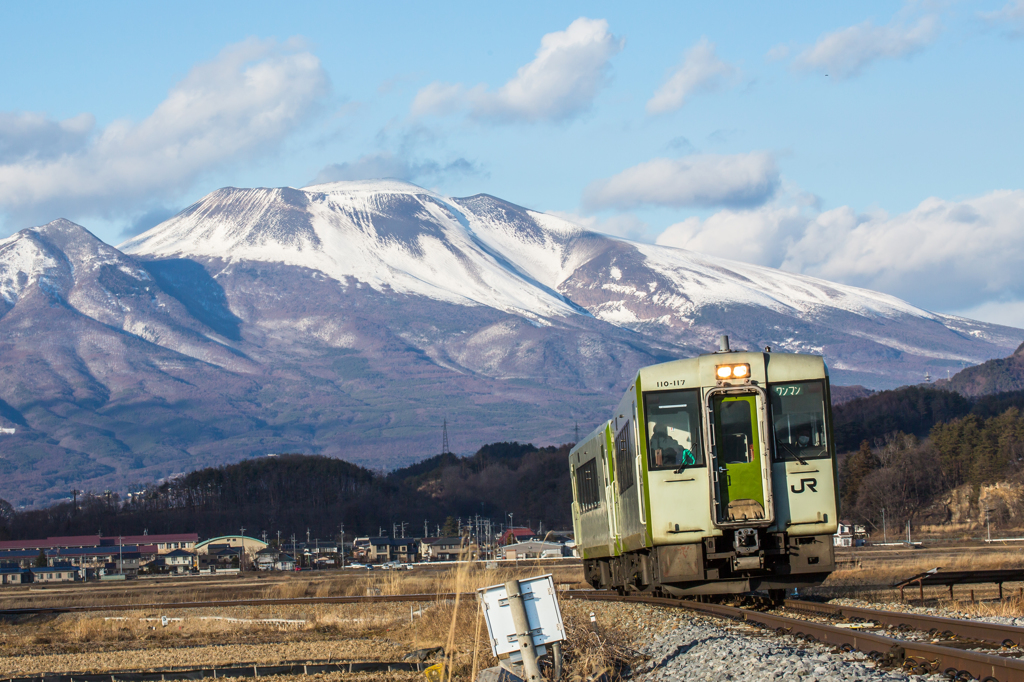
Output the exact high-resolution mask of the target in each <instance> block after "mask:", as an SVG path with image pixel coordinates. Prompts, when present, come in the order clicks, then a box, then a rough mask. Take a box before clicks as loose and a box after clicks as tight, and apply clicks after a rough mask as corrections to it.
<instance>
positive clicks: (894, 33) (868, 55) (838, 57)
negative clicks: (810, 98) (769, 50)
mask: <svg viewBox="0 0 1024 682" xmlns="http://www.w3.org/2000/svg"><path fill="white" fill-rule="evenodd" d="M938 33H939V21H938V19H937V18H936V17H934V16H926V17H922V18H921V19H919V20H918V21H917V23H915V24H913V25H911V26H905V25H902V24H890V25H888V26H876V25H874V24H873V23H872V22H870V21H865V22H864V23H862V24H857V25H856V26H849V27H847V28H843V29H839V30H838V31H833V32H832V33H828V34H826V35H824V36H822V37H821V38H819V39H818V42H817V43H815V44H814V45H813V46H812V47H810V48H808V49H807V50H804V51H803V52H801V53H800V54H799V55H797V56H796V59H794V60H793V66H795V67H796V68H797V69H800V70H804V71H822V70H824V71H825V72H826V73H828V75H829V76H830V77H832V78H837V79H845V78H852V77H854V76H856V75H858V74H860V73H861V72H862V71H863V70H864V69H865V68H866V67H867V66H868V65H869V64H871V63H872V62H874V61H877V60H879V59H898V58H900V57H907V56H909V55H912V54H914V53H916V52H919V51H920V50H922V49H924V48H925V47H927V46H928V45H930V44H931V43H932V42H933V41H934V40H935V38H936V37H937V36H938Z"/></svg>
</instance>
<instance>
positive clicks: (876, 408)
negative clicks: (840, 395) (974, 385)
mask: <svg viewBox="0 0 1024 682" xmlns="http://www.w3.org/2000/svg"><path fill="white" fill-rule="evenodd" d="M1011 407H1016V408H1017V409H1022V410H1024V391H1010V392H1007V393H996V394H994V395H988V396H982V397H979V398H973V399H972V398H965V397H964V396H962V395H960V394H959V393H954V392H953V391H948V390H942V389H939V388H932V387H930V386H907V387H904V388H898V389H895V390H892V391H882V392H880V393H875V394H872V395H870V396H868V397H865V398H857V399H855V400H851V401H849V402H847V403H843V404H841V405H836V406H835V408H833V424H834V427H835V438H836V450H838V451H839V452H852V451H854V450H857V449H858V448H859V447H860V444H861V442H863V441H865V440H867V441H874V440H875V439H880V438H884V437H885V436H886V435H888V434H895V433H905V434H909V435H914V436H917V437H918V438H924V437H926V436H927V435H928V434H929V433H930V432H931V429H932V427H933V426H935V425H936V424H939V423H942V422H949V421H952V420H954V419H958V418H960V417H966V416H967V415H974V416H976V417H979V418H981V419H987V418H989V417H993V416H996V415H999V414H1002V413H1003V412H1005V411H1006V410H1007V409H1009V408H1011Z"/></svg>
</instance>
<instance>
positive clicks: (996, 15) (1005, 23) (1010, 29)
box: [978, 0, 1024, 38]
mask: <svg viewBox="0 0 1024 682" xmlns="http://www.w3.org/2000/svg"><path fill="white" fill-rule="evenodd" d="M978 16H979V17H981V19H982V20H983V21H984V22H985V23H987V24H988V25H989V26H992V27H993V28H999V29H1003V30H1004V31H1005V32H1006V35H1008V36H1009V37H1011V38H1024V0H1012V1H1011V2H1008V3H1006V4H1005V5H1003V6H1002V7H1001V8H999V9H998V10H996V11H995V12H979V13H978Z"/></svg>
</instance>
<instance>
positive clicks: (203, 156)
mask: <svg viewBox="0 0 1024 682" xmlns="http://www.w3.org/2000/svg"><path fill="white" fill-rule="evenodd" d="M327 89H328V81H327V77H326V75H325V73H324V71H323V69H322V68H321V66H320V62H319V60H318V59H317V58H316V57H315V56H313V55H312V54H311V53H309V52H308V51H305V50H302V49H301V48H300V47H297V46H295V45H292V44H286V45H281V44H278V43H276V42H274V41H260V40H255V39H250V40H246V41H244V42H241V43H237V44H235V45H231V46H228V47H227V48H225V49H224V50H223V51H222V52H221V53H220V54H219V55H218V56H217V57H216V58H215V59H213V60H212V61H209V62H206V63H203V64H199V65H197V66H195V67H193V69H192V70H191V71H190V72H189V73H188V74H187V75H186V76H185V78H184V79H183V80H182V81H181V82H180V83H178V84H177V85H175V86H174V87H173V88H172V89H171V91H170V93H169V94H168V96H167V98H166V99H165V100H164V101H163V102H161V103H160V105H159V106H157V108H156V110H155V111H154V112H153V113H152V114H151V115H150V116H149V117H148V118H146V119H145V120H143V121H141V122H139V123H132V122H130V121H127V120H120V121H115V122H113V123H111V124H110V125H109V126H107V127H106V128H105V129H103V130H101V131H98V132H96V133H95V134H93V135H92V136H88V134H87V133H88V132H91V129H92V118H91V117H90V116H88V115H83V116H82V117H77V118H75V119H70V120H69V121H61V122H48V121H45V120H36V119H33V120H27V119H26V118H25V115H20V118H19V117H18V116H19V115H10V114H8V115H4V116H3V117H0V140H2V139H7V137H8V136H10V134H11V131H17V129H18V126H19V125H21V126H22V127H24V126H25V125H29V126H30V127H32V129H33V130H35V131H36V132H37V134H36V136H35V138H34V142H33V143H32V145H31V147H30V148H25V149H18V150H15V151H16V152H17V153H16V154H15V156H14V157H12V155H11V154H12V152H10V151H9V152H8V154H7V155H6V157H4V158H0V211H4V212H6V213H7V214H8V215H13V216H29V215H32V216H37V217H38V219H41V220H49V219H52V218H55V217H57V216H59V215H82V214H86V215H104V216H108V215H113V214H122V215H123V214H130V213H132V212H134V211H136V210H137V209H138V208H139V207H140V206H146V205H152V204H153V202H154V201H156V200H159V199H161V198H164V197H167V196H170V195H174V194H176V193H177V192H179V191H181V190H183V189H185V188H187V187H188V186H189V185H190V184H191V183H192V182H193V181H194V180H195V179H196V178H197V177H198V176H199V175H200V174H201V173H203V172H206V171H209V170H212V169H215V168H217V167H220V166H223V165H224V164H227V163H231V162H235V161H239V160H241V159H245V158H250V157H252V156H257V155H261V154H266V153H268V152H270V151H273V150H274V149H275V148H276V145H277V144H278V143H279V142H280V141H281V140H282V139H283V138H284V137H285V136H286V135H288V133H290V132H291V131H292V130H294V129H295V128H296V126H297V125H298V124H300V123H301V122H302V121H303V120H304V119H305V118H306V117H307V115H309V114H310V112H311V111H312V110H314V108H315V107H316V105H317V104H318V103H319V101H320V99H321V97H322V96H323V95H324V94H325V93H326V91H327ZM26 121H27V123H26ZM8 149H9V150H10V149H11V147H10V145H8Z"/></svg>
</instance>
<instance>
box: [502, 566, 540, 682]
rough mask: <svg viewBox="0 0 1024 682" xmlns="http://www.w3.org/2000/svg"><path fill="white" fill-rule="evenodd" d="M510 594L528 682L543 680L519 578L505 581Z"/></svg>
mask: <svg viewBox="0 0 1024 682" xmlns="http://www.w3.org/2000/svg"><path fill="white" fill-rule="evenodd" d="M505 592H506V594H508V606H509V608H510V609H512V622H513V624H514V625H515V626H516V638H517V639H518V640H519V653H521V654H522V655H523V673H524V674H525V676H526V682H541V676H540V666H538V665H537V650H536V649H535V648H534V646H533V635H532V634H530V619H529V618H528V617H527V615H526V605H525V604H524V603H523V594H522V592H520V590H519V581H518V580H509V581H508V582H507V583H505Z"/></svg>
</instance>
